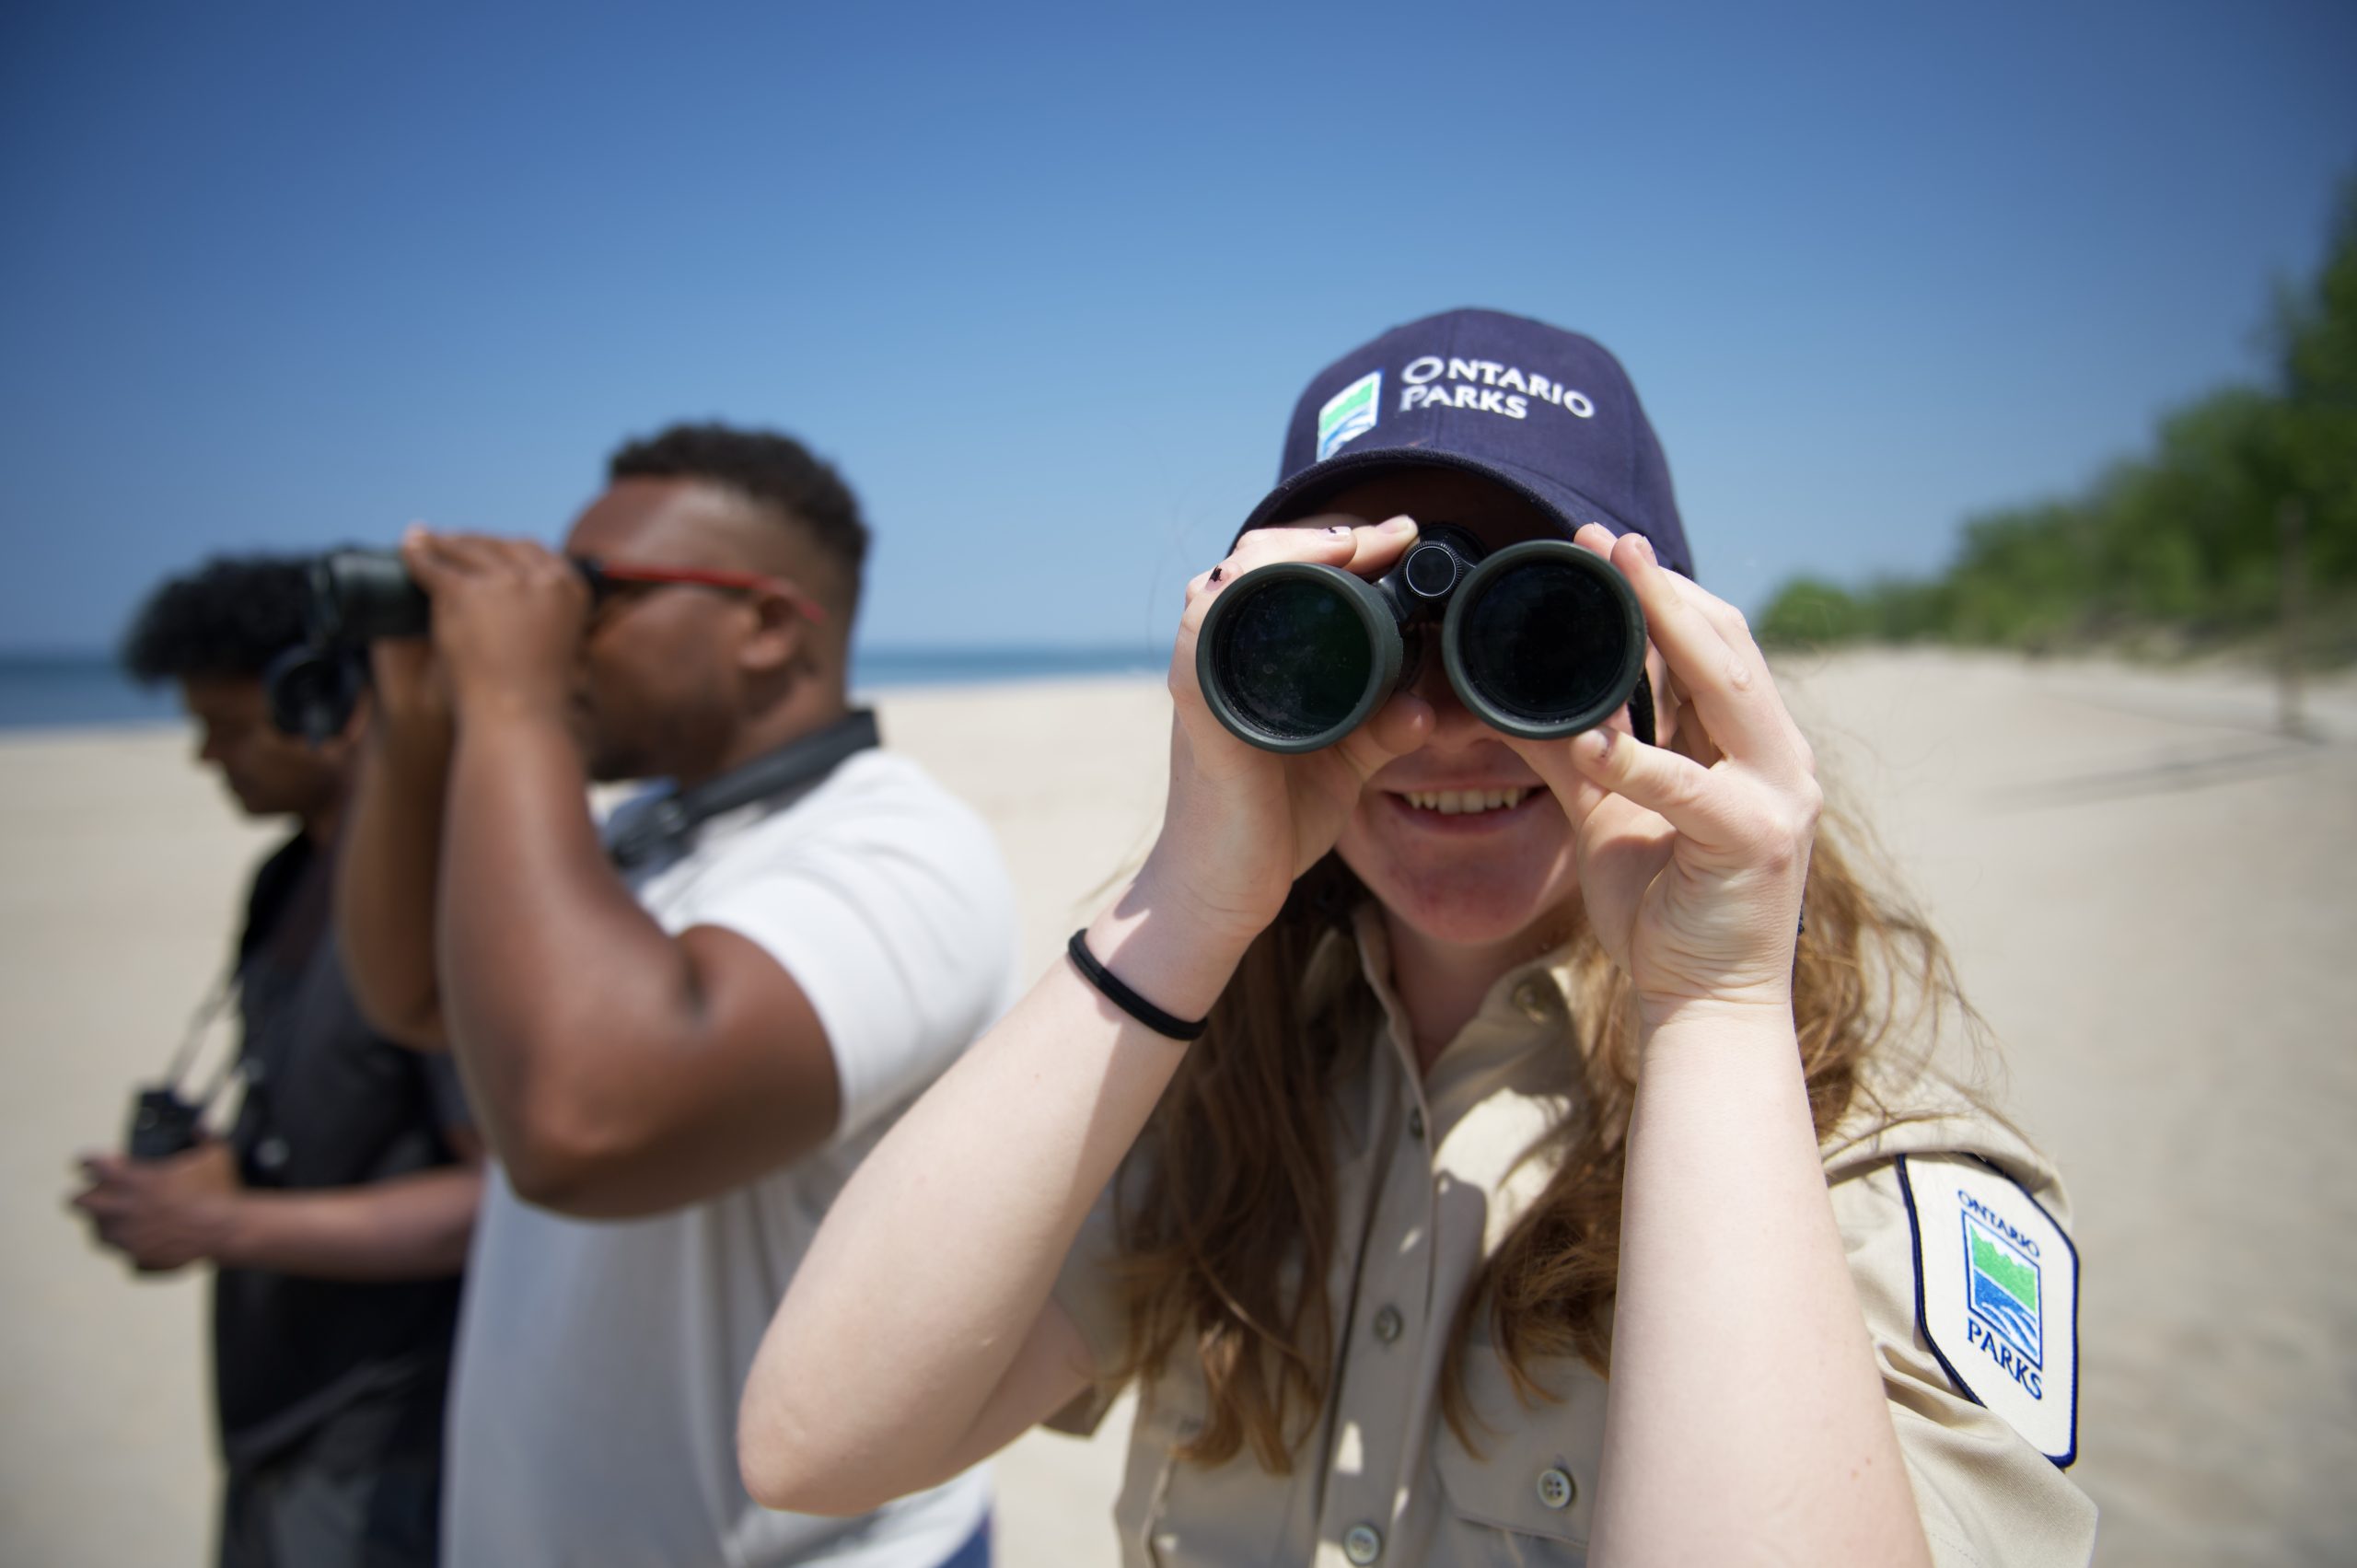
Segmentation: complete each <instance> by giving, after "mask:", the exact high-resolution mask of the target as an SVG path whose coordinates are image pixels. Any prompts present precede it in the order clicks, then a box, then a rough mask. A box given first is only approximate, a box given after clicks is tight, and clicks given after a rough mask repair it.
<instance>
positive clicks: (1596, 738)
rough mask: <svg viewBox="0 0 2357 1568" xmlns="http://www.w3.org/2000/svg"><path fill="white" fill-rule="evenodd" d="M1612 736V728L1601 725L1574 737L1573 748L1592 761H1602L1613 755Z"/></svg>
mask: <svg viewBox="0 0 2357 1568" xmlns="http://www.w3.org/2000/svg"><path fill="white" fill-rule="evenodd" d="M1612 736H1613V732H1612V731H1611V730H1609V729H1607V728H1605V727H1604V726H1601V725H1599V726H1596V728H1594V729H1591V730H1585V731H1583V732H1582V733H1581V734H1580V735H1578V736H1576V737H1575V738H1573V741H1572V749H1573V750H1575V751H1577V752H1578V753H1579V755H1580V756H1581V757H1582V758H1584V759H1585V760H1586V761H1590V762H1601V761H1604V760H1605V759H1606V758H1607V757H1609V756H1611V755H1612Z"/></svg>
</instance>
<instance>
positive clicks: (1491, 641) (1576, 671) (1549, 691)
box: [1444, 550, 1644, 735]
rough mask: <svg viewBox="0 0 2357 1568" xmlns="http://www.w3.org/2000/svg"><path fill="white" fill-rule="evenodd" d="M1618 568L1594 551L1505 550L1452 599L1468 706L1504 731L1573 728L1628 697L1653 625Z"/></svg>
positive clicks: (1457, 662) (1458, 672) (1454, 671)
mask: <svg viewBox="0 0 2357 1568" xmlns="http://www.w3.org/2000/svg"><path fill="white" fill-rule="evenodd" d="M1610 572H1611V568H1610V567H1609V566H1606V565H1604V563H1601V562H1599V561H1597V560H1596V558H1595V557H1594V556H1589V555H1585V554H1579V553H1573V552H1557V551H1553V550H1548V551H1545V552H1543V553H1533V554H1529V555H1520V554H1519V552H1517V554H1516V557H1515V558H1513V559H1509V558H1508V557H1507V555H1506V554H1505V553H1504V552H1501V553H1500V555H1499V556H1498V557H1497V559H1496V562H1495V563H1494V565H1493V567H1492V570H1490V571H1488V572H1485V573H1483V574H1482V575H1481V580H1480V583H1479V584H1477V585H1475V588H1474V590H1473V591H1472V592H1471V593H1470V594H1469V597H1468V598H1466V599H1465V600H1464V601H1463V603H1462V604H1461V605H1460V606H1456V607H1452V608H1454V609H1456V610H1457V613H1456V614H1455V615H1453V616H1451V617H1450V619H1451V620H1452V621H1454V622H1455V623H1456V624H1455V628H1454V630H1455V633H1456V634H1455V635H1454V636H1451V637H1448V638H1446V641H1445V643H1444V646H1445V647H1446V648H1448V649H1450V650H1452V651H1453V652H1454V654H1455V657H1454V658H1452V659H1451V661H1450V664H1451V668H1450V674H1451V675H1452V676H1454V677H1456V678H1457V683H1458V687H1459V691H1460V695H1464V694H1465V693H1468V692H1469V693H1470V694H1471V695H1470V696H1469V698H1468V705H1469V706H1471V707H1473V708H1474V709H1475V711H1476V712H1478V713H1480V714H1481V716H1482V717H1483V718H1484V719H1485V720H1487V721H1488V722H1490V723H1491V724H1492V725H1494V726H1497V727H1499V728H1501V729H1507V730H1512V731H1515V733H1518V734H1526V735H1558V734H1560V735H1571V734H1575V733H1577V732H1578V731H1580V730H1582V729H1585V728H1588V727H1590V726H1593V725H1596V724H1598V723H1600V722H1602V721H1603V720H1604V719H1605V718H1607V717H1608V716H1610V715H1611V714H1613V713H1614V712H1615V711H1616V710H1617V709H1619V708H1620V704H1621V703H1625V702H1627V701H1628V700H1629V693H1630V691H1631V689H1632V688H1633V686H1634V685H1635V683H1636V677H1637V674H1638V672H1639V671H1641V670H1642V669H1643V662H1644V633H1643V622H1642V621H1641V620H1639V619H1637V618H1636V615H1635V606H1634V603H1633V600H1632V599H1631V595H1630V593H1629V590H1628V589H1627V588H1626V587H1622V586H1621V584H1620V582H1619V580H1618V579H1617V578H1616V577H1614V576H1610V575H1607V574H1608V573H1610ZM1616 589H1618V590H1619V591H1618V592H1615V590H1616ZM1485 704H1486V706H1487V708H1488V710H1489V711H1487V712H1484V711H1482V710H1483V707H1484V705H1485Z"/></svg>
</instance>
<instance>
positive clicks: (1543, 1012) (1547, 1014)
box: [1514, 975, 1556, 1024]
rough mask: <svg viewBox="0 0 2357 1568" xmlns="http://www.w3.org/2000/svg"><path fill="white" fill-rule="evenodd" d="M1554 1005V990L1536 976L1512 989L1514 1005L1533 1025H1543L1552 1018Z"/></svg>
mask: <svg viewBox="0 0 2357 1568" xmlns="http://www.w3.org/2000/svg"><path fill="white" fill-rule="evenodd" d="M1555 1004H1556V994H1555V988H1554V987H1553V986H1551V985H1550V984H1548V983H1547V982H1546V981H1543V980H1541V979H1539V978H1538V976H1537V975H1533V976H1531V977H1530V978H1529V979H1528V980H1526V981H1523V982H1522V983H1521V984H1520V985H1517V986H1515V988H1514V1005H1515V1006H1517V1007H1519V1008H1521V1009H1522V1016H1524V1017H1526V1018H1528V1019H1529V1020H1530V1021H1531V1022H1532V1023H1534V1024H1543V1023H1545V1022H1546V1021H1547V1020H1548V1019H1550V1018H1551V1017H1553V1016H1555Z"/></svg>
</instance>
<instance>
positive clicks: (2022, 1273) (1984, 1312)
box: [1962, 1213, 2046, 1366]
mask: <svg viewBox="0 0 2357 1568" xmlns="http://www.w3.org/2000/svg"><path fill="white" fill-rule="evenodd" d="M1962 1217H1963V1220H1964V1271H1965V1281H1966V1286H1967V1290H1968V1306H1970V1307H1971V1308H1972V1315H1973V1316H1974V1317H1975V1318H1980V1321H1981V1322H1982V1323H1983V1324H1985V1325H1987V1326H1988V1328H1989V1329H1990V1330H1992V1331H1993V1332H1994V1333H1995V1334H1996V1335H1997V1337H1998V1338H2000V1339H2002V1340H2003V1341H2004V1342H2006V1343H2007V1344H2009V1345H2011V1346H2013V1347H2014V1350H2016V1351H2018V1352H2020V1353H2021V1354H2022V1355H2023V1356H2024V1357H2026V1359H2027V1360H2028V1362H2029V1364H2030V1365H2032V1366H2042V1365H2045V1361H2046V1356H2045V1350H2044V1345H2045V1336H2044V1335H2043V1334H2042V1333H2041V1332H2040V1326H2041V1323H2042V1318H2041V1317H2040V1315H2039V1311H2038V1303H2039V1291H2038V1260H2037V1259H2036V1258H2033V1257H2031V1256H2030V1255H2029V1254H2028V1253H2026V1252H2024V1251H2023V1250H2022V1249H2020V1248H2018V1247H2016V1246H2014V1244H2013V1243H2012V1242H2010V1241H2008V1240H2006V1239H2005V1237H2003V1236H2001V1235H1999V1234H1998V1233H1997V1232H1996V1231H1994V1230H1992V1229H1991V1228H1990V1227H1989V1226H1987V1225H1983V1224H1981V1223H1980V1221H1979V1220H1978V1219H1976V1218H1974V1217H1973V1215H1972V1214H1970V1213H1967V1214H1964V1215H1963V1216H1962Z"/></svg>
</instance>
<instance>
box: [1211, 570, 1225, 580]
mask: <svg viewBox="0 0 2357 1568" xmlns="http://www.w3.org/2000/svg"><path fill="white" fill-rule="evenodd" d="M1225 575H1226V574H1225V573H1224V572H1222V571H1221V570H1220V569H1219V568H1218V567H1216V566H1214V567H1213V568H1212V581H1213V582H1214V583H1216V582H1218V581H1219V580H1220V578H1222V577H1223V576H1225Z"/></svg>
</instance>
